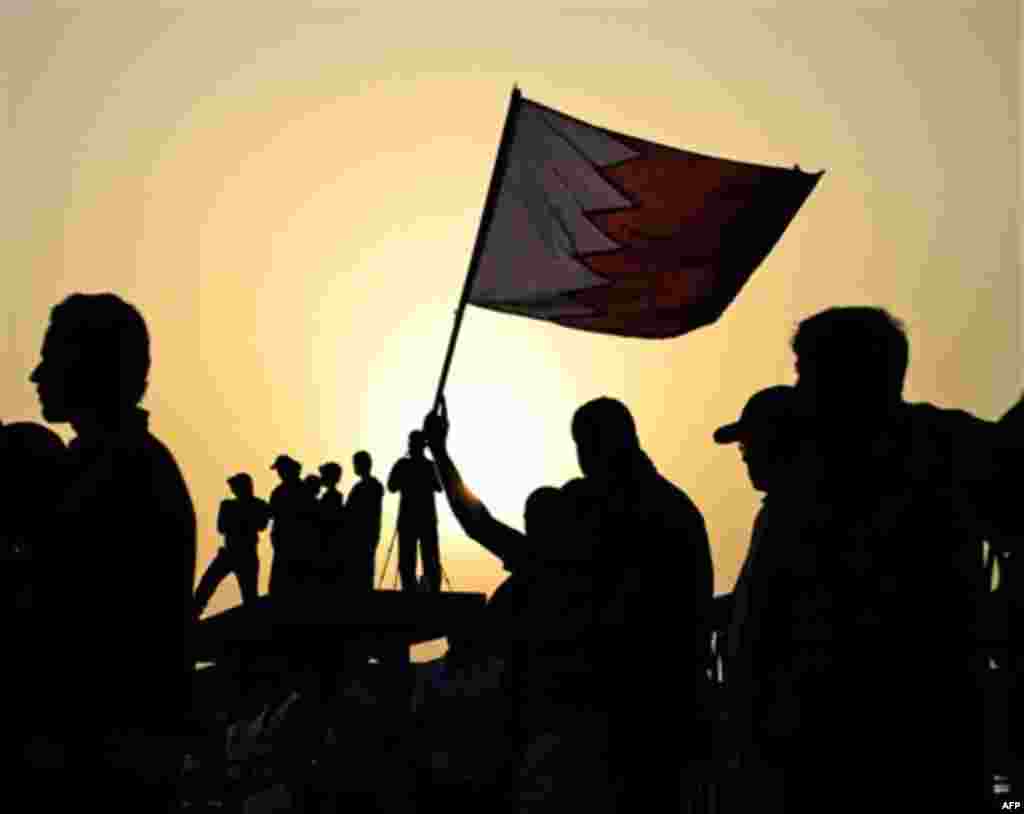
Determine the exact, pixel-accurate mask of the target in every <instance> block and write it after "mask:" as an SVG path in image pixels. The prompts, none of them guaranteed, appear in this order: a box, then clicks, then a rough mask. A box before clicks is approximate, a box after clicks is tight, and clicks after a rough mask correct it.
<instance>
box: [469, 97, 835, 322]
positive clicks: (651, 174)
mask: <svg viewBox="0 0 1024 814" xmlns="http://www.w3.org/2000/svg"><path fill="white" fill-rule="evenodd" d="M820 177H821V173H816V174H810V173H805V172H802V171H801V170H799V169H782V168H777V167H767V166H760V165H757V164H746V163H741V162H738V161H730V160H726V159H721V158H712V157H710V156H706V155H700V154H698V153H693V152H688V151H686V150H679V149H675V148H672V147H664V146H662V145H659V144H654V143H652V142H649V141H643V140H642V139H638V138H634V137H633V136H627V135H623V134H621V133H615V132H613V131H611V130H605V129H603V128H600V127H595V126H593V125H591V124H587V123H586V122H583V121H580V120H579V119H575V118H573V117H571V116H567V115H566V114H564V113H560V112H559V111H557V110H553V109H551V108H549V107H545V106H544V105H541V104H538V103H537V102H534V101H531V100H529V99H525V98H522V97H521V96H520V95H519V92H518V90H516V91H513V98H512V104H511V105H510V108H509V114H508V120H507V121H506V124H505V132H504V135H503V138H502V145H501V147H500V148H499V154H498V160H497V162H496V165H495V173H494V177H493V178H492V185H491V192H490V193H489V195H488V203H487V206H486V207H485V213H484V217H483V218H482V220H481V228H480V232H479V234H478V237H477V246H476V248H475V251H474V261H473V262H472V263H471V265H470V276H469V279H468V280H467V286H468V300H467V301H468V302H469V303H470V304H472V305H476V306H479V307H481V308H489V309H492V310H495V311H503V312H506V313H510V314H518V315H520V316H525V317H534V318H537V319H545V320H549V321H551V322H556V323H558V324H560V325H565V326H567V327H570V328H579V329H582V330H586V331H594V332H597V333H604V334H618V335H621V336H633V337H650V338H662V337H672V336H679V335H680V334H684V333H686V332H687V331H692V330H694V329H695V328H699V327H701V326H703V325H707V324H709V323H712V322H714V321H715V320H716V319H717V318H718V317H719V316H720V315H721V314H722V312H723V311H724V310H725V308H726V307H727V306H728V305H729V303H730V302H732V300H733V299H734V298H735V297H736V295H737V294H738V293H739V291H740V289H741V288H742V287H743V285H744V283H746V282H747V280H748V279H749V278H750V275H751V274H752V273H753V272H754V270H755V269H756V268H757V267H758V265H759V264H760V263H761V261H762V260H764V258H765V257H766V256H767V254H768V252H770V251H771V249H772V247H773V246H774V245H775V243H776V242H777V241H778V239H779V238H780V237H781V236H782V233H783V231H784V230H785V229H786V227H787V226H788V225H789V222H790V221H791V220H792V219H793V216H794V215H795V214H796V212H797V210H799V208H800V206H801V205H802V204H803V202H804V200H806V198H807V196H808V195H809V194H810V192H811V190H812V189H814V186H815V184H816V183H817V182H818V179H819V178H820Z"/></svg>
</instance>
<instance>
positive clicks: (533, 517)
mask: <svg viewBox="0 0 1024 814" xmlns="http://www.w3.org/2000/svg"><path fill="white" fill-rule="evenodd" d="M569 508H570V507H569V503H568V501H567V500H566V498H565V496H564V495H563V494H562V492H561V490H559V489H556V488H555V487H554V486H541V487H538V488H537V489H534V490H533V491H532V492H530V495H529V497H527V498H526V507H525V509H524V512H523V514H524V518H523V520H524V521H525V525H526V534H527V536H529V537H530V538H532V539H537V538H541V539H548V540H555V539H557V538H558V536H559V535H560V533H561V530H562V529H564V528H565V526H566V525H567V523H568V516H567V515H568V513H569Z"/></svg>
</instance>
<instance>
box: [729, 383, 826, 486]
mask: <svg viewBox="0 0 1024 814" xmlns="http://www.w3.org/2000/svg"><path fill="white" fill-rule="evenodd" d="M806 431H807V417H806V416H805V415H804V412H803V411H801V410H800V408H799V401H798V396H797V394H796V388H794V387H788V386H786V385H777V386H775V387H768V388H765V389H764V390H760V391H758V392H757V393H755V394H754V395H753V396H751V397H750V398H749V399H748V400H747V403H746V405H745V406H744V407H743V412H742V413H740V417H739V420H738V421H735V422H733V423H732V424H726V425H725V426H723V427H719V428H718V429H717V430H715V434H714V439H715V442H716V443H719V444H732V443H735V442H739V445H740V454H741V455H742V457H743V463H745V464H746V465H747V472H748V474H749V475H750V482H751V483H752V484H753V486H754V488H755V489H757V490H759V491H761V492H767V491H769V489H770V488H771V487H772V485H773V483H775V482H776V481H777V478H778V477H779V473H780V471H781V465H782V464H783V463H784V462H785V460H787V458H788V457H789V456H790V454H791V453H792V452H793V451H794V448H795V446H796V444H797V439H798V438H799V437H800V434H801V433H804V432H806Z"/></svg>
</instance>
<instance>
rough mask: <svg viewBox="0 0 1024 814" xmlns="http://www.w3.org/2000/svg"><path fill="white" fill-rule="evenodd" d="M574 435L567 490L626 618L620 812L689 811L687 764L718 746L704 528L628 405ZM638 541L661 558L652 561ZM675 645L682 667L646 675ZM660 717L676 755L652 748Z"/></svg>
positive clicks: (606, 670) (617, 718)
mask: <svg viewBox="0 0 1024 814" xmlns="http://www.w3.org/2000/svg"><path fill="white" fill-rule="evenodd" d="M572 437H573V441H574V442H575V444H576V453H577V459H578V461H579V465H580V469H581V470H582V472H583V478H581V479H576V480H575V481H571V482H570V483H569V484H567V485H566V487H564V488H565V489H567V490H568V491H569V492H570V494H571V495H573V497H574V499H575V500H576V501H577V506H578V507H579V508H578V512H579V513H581V514H583V515H584V516H585V515H591V516H592V517H594V518H596V526H597V528H599V529H600V542H599V549H598V555H597V561H598V565H597V571H598V579H600V580H601V581H602V582H603V583H604V586H603V588H600V589H599V590H600V591H601V592H602V593H603V594H604V595H605V597H606V598H607V601H609V602H610V603H612V604H611V605H610V609H612V610H614V617H615V618H616V619H617V621H618V624H616V625H613V626H611V627H608V628H606V630H608V631H609V632H607V633H605V634H603V635H604V636H605V642H604V644H605V647H604V649H603V653H604V654H605V656H606V658H607V662H606V663H605V664H604V665H602V668H601V672H602V674H603V676H604V677H605V679H606V686H605V690H604V701H605V703H606V704H607V705H608V708H609V711H610V713H611V726H612V730H611V731H612V741H611V749H612V762H613V766H614V772H615V779H616V782H617V783H618V784H619V788H620V805H622V806H623V807H624V810H634V809H636V808H639V807H642V806H644V805H646V802H645V801H648V800H649V799H654V800H658V801H659V802H660V801H662V800H664V801H666V802H667V803H668V804H669V805H670V806H672V807H673V808H677V807H678V805H679V795H680V781H679V767H680V765H686V764H687V763H688V762H689V761H691V760H694V759H696V758H700V759H703V758H705V757H706V756H707V753H708V749H709V738H710V732H709V729H708V722H707V720H706V715H707V711H706V707H707V706H708V701H707V694H708V692H709V689H710V688H709V687H708V684H707V676H706V668H707V667H708V665H709V663H710V641H711V638H710V620H711V607H712V601H713V579H712V567H711V551H710V546H709V543H708V536H707V531H706V530H705V526H704V519H703V517H702V516H701V513H700V511H699V510H698V509H697V507H696V506H695V505H694V503H693V501H691V500H690V498H689V497H687V495H686V494H685V493H684V492H683V491H682V490H681V489H679V488H678V487H676V486H674V485H673V484H672V483H670V482H669V481H668V480H667V479H665V478H664V477H663V476H662V475H660V474H659V473H658V471H657V470H656V469H655V467H654V464H653V463H651V460H650V458H648V456H647V455H646V454H645V453H644V452H643V450H642V449H641V447H640V442H639V438H638V436H637V430H636V424H635V423H634V421H633V416H632V415H631V414H630V412H629V409H628V408H627V407H626V405H624V404H623V403H622V402H620V401H617V400H615V399H611V398H607V397H602V398H597V399H594V400H592V401H589V402H587V403H586V404H584V405H583V406H581V407H580V408H579V409H578V410H577V411H576V413H575V415H574V416H573V420H572ZM592 522H594V521H592ZM638 543H639V544H640V545H642V546H650V547H652V548H653V552H652V553H650V554H649V555H644V556H641V555H640V554H639V553H638V552H639V551H640V550H642V549H639V548H638V547H637V545H638ZM626 605H628V606H629V613H628V620H627V617H626V612H625V607H626ZM666 638H671V639H672V640H673V641H680V642H681V645H682V649H681V659H682V663H681V666H680V669H678V670H676V671H664V670H660V671H659V670H637V669H636V665H637V664H642V663H645V662H648V661H649V658H650V648H651V642H652V641H658V640H665V639H666ZM655 720H658V721H661V722H662V726H664V728H665V731H667V732H672V733H673V738H674V739H675V740H674V742H673V746H672V748H671V749H666V748H665V747H664V745H663V744H662V743H661V742H660V740H659V741H658V742H657V743H655V741H652V739H651V737H650V729H649V727H650V722H651V721H655ZM683 793H684V794H689V793H690V792H689V790H684V792H683ZM652 796H653V797H652Z"/></svg>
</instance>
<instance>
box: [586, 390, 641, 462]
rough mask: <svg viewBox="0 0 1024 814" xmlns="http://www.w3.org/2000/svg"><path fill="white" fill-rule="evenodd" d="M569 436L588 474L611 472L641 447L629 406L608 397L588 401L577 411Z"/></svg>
mask: <svg viewBox="0 0 1024 814" xmlns="http://www.w3.org/2000/svg"><path fill="white" fill-rule="evenodd" d="M572 438H573V441H575V442H576V458H577V460H578V461H579V464H580V469H581V470H582V471H583V474H584V475H586V476H587V477H601V476H605V475H608V474H611V473H612V472H614V471H615V470H616V469H617V468H618V467H619V466H620V465H621V464H622V462H623V461H624V460H625V459H626V458H628V457H629V455H631V454H632V453H633V452H634V451H635V450H637V449H639V447H640V441H639V439H638V438H637V434H636V424H635V423H634V421H633V416H632V414H631V413H630V412H629V408H627V407H626V405H625V404H623V403H622V402H621V401H618V400H616V399H612V398H608V397H607V396H602V397H601V398H596V399H593V400H592V401H588V402H587V403H586V404H584V405H583V406H581V407H580V408H579V409H578V410H576V414H575V415H574V416H573V418H572Z"/></svg>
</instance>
